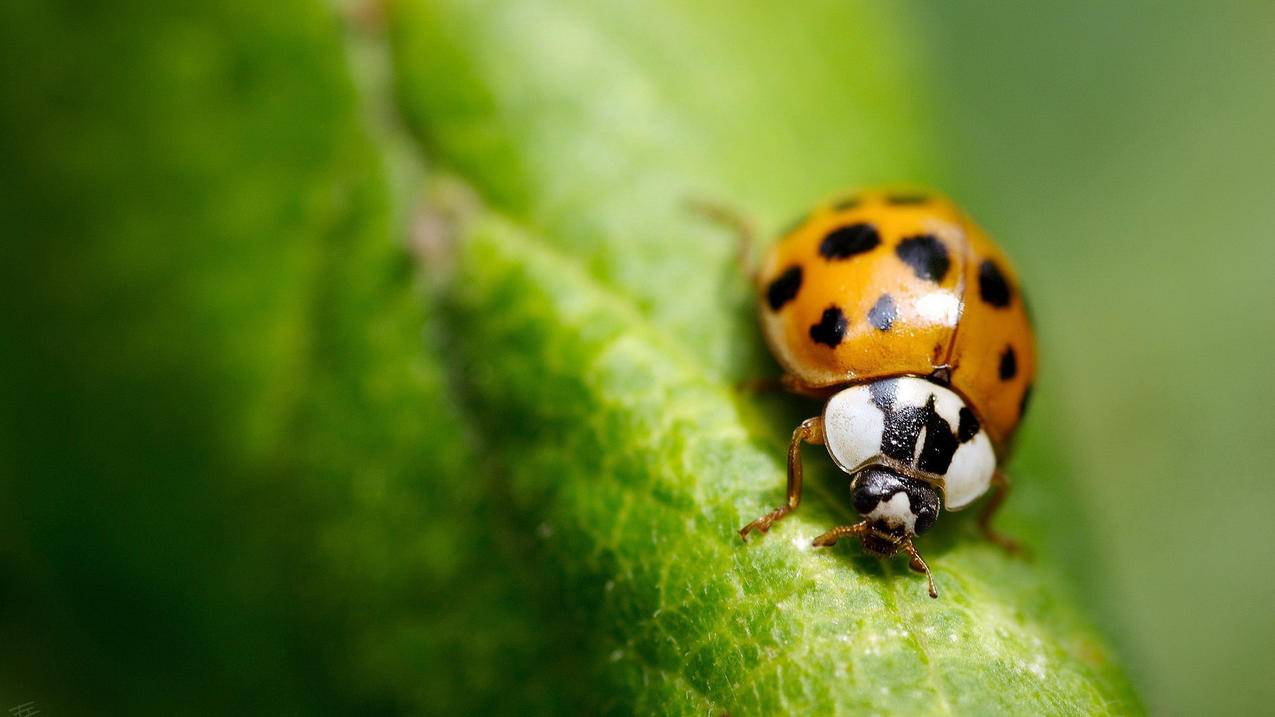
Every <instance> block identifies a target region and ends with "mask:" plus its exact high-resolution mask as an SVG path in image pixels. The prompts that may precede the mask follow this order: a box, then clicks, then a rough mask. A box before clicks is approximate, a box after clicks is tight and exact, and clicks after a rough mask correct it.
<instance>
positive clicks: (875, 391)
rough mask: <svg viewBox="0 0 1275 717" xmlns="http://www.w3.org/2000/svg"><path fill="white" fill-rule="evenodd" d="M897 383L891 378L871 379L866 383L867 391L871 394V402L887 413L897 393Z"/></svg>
mask: <svg viewBox="0 0 1275 717" xmlns="http://www.w3.org/2000/svg"><path fill="white" fill-rule="evenodd" d="M898 390H899V384H898V382H897V381H895V380H894V379H892V378H887V379H883V380H881V381H873V382H872V383H870V384H868V393H870V394H872V404H873V405H875V406H876V407H877V408H879V409H881V412H882V413H888V412H889V411H890V409H892V408H893V407H894V397H895V396H896V395H897V394H898Z"/></svg>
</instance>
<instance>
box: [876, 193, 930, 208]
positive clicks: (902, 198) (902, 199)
mask: <svg viewBox="0 0 1275 717" xmlns="http://www.w3.org/2000/svg"><path fill="white" fill-rule="evenodd" d="M928 201H930V197H929V195H926V194H890V195H887V196H886V198H885V203H886V204H893V205H894V206H896V207H898V206H909V205H913V204H925V203H926V202H928Z"/></svg>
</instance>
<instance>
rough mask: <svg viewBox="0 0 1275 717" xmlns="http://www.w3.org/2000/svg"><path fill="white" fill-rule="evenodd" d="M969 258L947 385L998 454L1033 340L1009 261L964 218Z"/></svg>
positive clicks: (1031, 360) (1016, 407)
mask: <svg viewBox="0 0 1275 717" xmlns="http://www.w3.org/2000/svg"><path fill="white" fill-rule="evenodd" d="M966 238H967V242H966V246H967V248H968V251H969V259H968V261H967V262H966V270H965V296H964V301H963V302H962V305H963V308H962V311H961V320H960V323H959V326H958V328H957V331H956V337H955V341H954V342H953V346H952V355H951V359H950V362H951V364H952V366H953V371H952V387H953V388H955V389H956V390H957V391H958V392H959V393H961V394H962V395H964V396H965V398H966V400H967V401H969V402H971V403H972V404H973V405H974V406H975V407H976V408H975V410H976V411H978V413H979V415H980V417H981V418H982V419H983V422H984V424H985V425H986V428H987V432H988V434H989V435H990V437H991V439H992V442H993V443H994V444H996V446H997V451H998V452H1000V453H1004V452H1005V450H1007V449H1008V446H1009V444H1010V443H1011V441H1012V440H1013V435H1014V430H1015V429H1016V428H1017V427H1018V423H1019V421H1020V420H1021V419H1022V415H1023V412H1024V411H1025V410H1026V408H1027V402H1028V400H1029V398H1030V396H1031V390H1032V383H1033V381H1035V378H1036V339H1035V335H1034V333H1033V332H1032V326H1031V318H1030V316H1029V315H1028V313H1027V304H1026V301H1025V300H1024V298H1023V293H1022V290H1021V288H1020V286H1021V285H1020V284H1019V281H1018V274H1017V272H1015V271H1014V267H1013V265H1011V264H1010V263H1009V261H1008V260H1007V259H1006V258H1005V255H1004V253H1003V252H1001V250H1000V248H999V247H997V246H996V244H994V243H993V242H992V240H991V239H990V238H988V236H987V235H986V234H985V233H983V231H982V230H981V229H979V228H978V227H977V226H975V225H974V224H973V222H970V221H968V220H966Z"/></svg>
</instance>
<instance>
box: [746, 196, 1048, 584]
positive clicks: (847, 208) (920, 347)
mask: <svg viewBox="0 0 1275 717" xmlns="http://www.w3.org/2000/svg"><path fill="white" fill-rule="evenodd" d="M754 280H755V282H756V287H757V295H758V311H759V315H760V320H761V325H762V328H763V330H764V332H765V336H766V341H767V343H768V344H769V346H770V349H771V351H772V352H773V353H774V355H775V358H776V359H777V360H778V362H779V364H780V365H781V366H782V367H783V369H784V371H785V376H784V380H783V381H784V385H785V386H787V387H788V388H789V389H790V390H793V391H796V392H798V393H801V394H804V395H808V396H813V397H818V398H822V399H826V403H825V405H824V410H823V413H822V414H821V415H819V416H815V417H813V418H810V419H807V420H806V421H804V422H802V424H801V425H800V426H798V427H797V429H796V430H795V431H794V432H793V437H792V443H791V444H790V446H789V449H788V501H787V503H785V504H784V505H782V506H780V507H778V508H776V509H775V510H773V511H771V512H770V513H767V514H766V515H763V516H761V517H760V518H758V519H756V520H754V521H753V522H751V523H749V524H748V525H746V526H744V527H743V529H741V530H740V531H739V532H740V535H741V536H742V537H744V538H745V539H747V537H748V534H749V532H751V531H753V530H757V531H759V532H762V533H764V532H766V531H767V530H768V529H769V528H770V526H771V525H772V524H773V523H774V522H775V521H777V520H779V519H781V518H783V517H784V516H785V515H787V514H788V513H789V512H791V511H792V510H794V509H796V508H797V505H798V504H799V503H800V502H801V444H802V443H803V442H804V443H812V444H821V445H824V446H826V447H827V449H828V453H829V455H830V456H831V458H832V460H833V462H834V463H836V464H837V466H838V467H839V468H841V469H842V470H843V471H845V472H846V473H848V474H849V475H850V477H851V484H850V493H851V500H852V502H853V503H854V506H855V510H856V511H858V513H859V514H860V516H861V517H862V520H861V521H860V522H858V523H856V524H854V525H847V526H840V527H836V528H833V529H832V530H830V531H828V532H826V533H824V534H823V535H820V536H819V537H818V538H816V539H815V541H814V544H815V545H816V546H827V545H833V544H834V543H836V542H837V540H838V539H839V538H842V537H846V536H854V537H857V538H859V539H860V541H861V543H862V544H863V547H864V549H866V550H867V551H868V552H870V553H873V554H876V555H879V556H881V557H890V556H892V555H894V554H895V553H897V552H899V551H903V552H906V553H907V554H908V555H909V556H910V558H911V561H910V565H911V567H912V568H913V569H914V570H917V571H918V572H923V573H925V574H926V576H927V578H928V579H929V591H930V596H931V597H938V592H937V590H936V589H935V587H934V578H933V576H932V575H931V574H930V571H929V568H928V566H927V565H926V564H925V561H924V560H923V559H922V558H921V555H920V553H918V552H917V550H916V547H915V546H914V545H913V538H914V536H916V535H919V534H922V533H924V532H926V531H927V530H929V529H930V527H932V526H933V525H934V522H935V520H936V519H937V518H938V516H939V513H940V512H941V511H942V510H943V509H944V508H946V509H947V510H959V509H961V508H964V507H966V506H968V505H969V504H970V503H972V502H973V501H974V500H976V499H977V498H979V497H980V496H982V495H983V494H984V493H986V492H987V491H988V490H989V489H991V488H995V491H996V492H995V494H994V495H993V497H992V498H991V499H990V500H989V502H988V505H987V506H986V508H985V509H984V511H983V515H982V519H981V520H980V526H981V528H982V529H983V531H984V533H985V534H986V535H987V536H988V537H990V538H991V539H993V540H995V541H996V542H998V543H1000V544H1002V545H1004V546H1005V547H1007V548H1010V549H1014V547H1015V546H1014V544H1013V543H1012V541H1009V540H1007V539H1005V538H1003V537H1001V536H999V535H998V534H996V533H995V532H994V531H993V530H992V529H991V527H990V519H991V516H992V514H993V513H994V512H995V510H996V509H997V508H998V507H999V506H1000V504H1001V502H1002V501H1003V500H1004V498H1005V495H1006V492H1007V491H1008V487H1009V484H1008V481H1007V480H1006V479H1005V477H1004V475H1003V474H1002V473H1000V472H999V471H998V470H997V463H998V461H1000V460H1003V459H1004V458H1005V456H1006V453H1007V452H1008V450H1009V447H1010V445H1011V443H1012V441H1013V437H1014V431H1015V429H1016V428H1017V427H1018V424H1019V422H1020V421H1021V420H1022V417H1023V412H1024V411H1025V410H1026V408H1027V403H1028V400H1029V397H1030V396H1031V389H1032V381H1033V380H1034V378H1035V374H1036V344H1035V338H1034V336H1033V333H1032V327H1031V321H1030V318H1029V316H1028V312H1027V307H1026V305H1025V303H1024V300H1023V295H1022V290H1021V287H1020V284H1019V280H1018V274H1017V273H1016V272H1015V271H1014V269H1013V267H1012V266H1011V265H1010V263H1009V261H1008V260H1007V259H1006V257H1005V255H1004V253H1002V252H1001V250H1000V248H999V247H997V246H996V244H995V243H993V242H992V240H991V239H990V238H989V237H988V236H987V235H986V234H985V233H984V232H983V230H982V229H980V228H979V227H978V226H977V225H975V224H974V222H973V221H972V220H971V219H970V218H969V217H968V216H966V215H965V213H964V212H962V211H961V210H960V209H959V208H958V207H957V206H956V205H955V204H953V203H952V202H951V201H949V200H948V199H946V198H945V197H942V196H938V195H935V194H929V193H922V192H892V191H870V192H862V193H857V194H853V195H849V196H846V197H843V198H840V199H837V200H835V201H832V202H829V203H827V204H825V205H823V206H820V207H818V208H817V209H816V210H815V211H814V212H812V213H811V214H810V215H809V216H807V217H806V218H804V219H803V220H802V221H801V222H800V223H799V224H798V225H797V226H796V227H794V228H793V229H791V230H790V231H788V232H787V233H786V234H785V235H784V237H783V238H782V239H781V240H780V241H779V242H778V243H776V244H775V245H774V246H773V247H771V248H770V249H769V251H768V252H767V254H766V257H765V259H764V260H763V261H762V263H761V265H760V267H759V268H758V270H757V271H756V272H755V273H754Z"/></svg>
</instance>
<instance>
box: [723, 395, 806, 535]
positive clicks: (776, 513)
mask: <svg viewBox="0 0 1275 717" xmlns="http://www.w3.org/2000/svg"><path fill="white" fill-rule="evenodd" d="M802 443H809V444H811V445H816V446H822V445H823V417H822V416H815V417H814V418H807V419H806V420H804V421H802V422H801V425H800V426H797V430H795V431H793V432H792V442H790V443H789V444H788V502H787V503H785V504H784V505H781V506H779V507H778V508H775V509H774V510H772V511H770V512H769V513H767V514H765V515H763V516H762V517H760V518H758V519H757V520H754V521H753V522H751V523H749V524H748V525H745V526H744V527H743V528H740V529H739V537H741V538H743V539H744V540H748V533H749V532H751V531H753V530H757V531H758V532H762V533H764V532H766V531H767V530H770V526H771V524H772V523H774V522H775V521H776V520H779V519H780V518H783V517H784V516H785V515H788V514H789V513H791V512H792V511H794V510H796V509H797V506H798V505H800V504H801V444H802Z"/></svg>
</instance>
